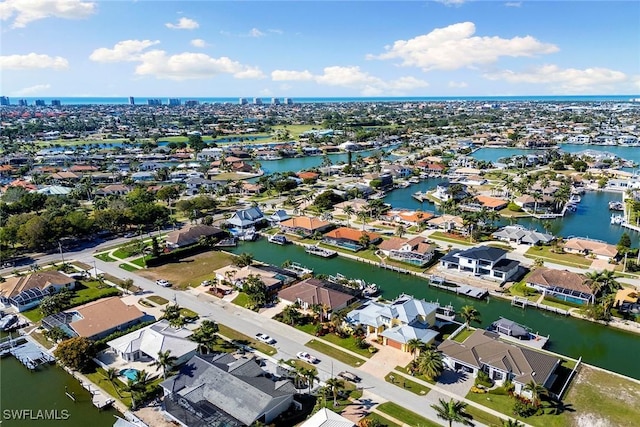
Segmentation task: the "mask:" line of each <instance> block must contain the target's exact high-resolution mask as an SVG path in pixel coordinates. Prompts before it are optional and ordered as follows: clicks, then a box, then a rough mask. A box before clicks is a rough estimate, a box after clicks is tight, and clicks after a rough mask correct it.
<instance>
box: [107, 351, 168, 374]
mask: <svg viewBox="0 0 640 427" xmlns="http://www.w3.org/2000/svg"><path fill="white" fill-rule="evenodd" d="M96 359H97V361H98V362H99V363H98V364H99V365H100V366H101V367H102V368H103V369H105V370H107V369H109V368H114V369H116V370H117V371H118V372H120V371H121V370H123V369H135V370H137V371H142V370H145V371H147V372H148V373H149V374H151V375H153V376H155V375H156V374H160V371H158V370H157V369H156V367H155V366H152V365H151V363H153V359H152V358H150V357H149V358H148V360H147V359H145V360H137V361H135V362H130V361H127V360H124V359H123V358H121V357H120V356H119V355H118V354H117V353H116V352H115V351H113V350H112V349H107V350H103V351H101V352H100V353H98V355H97V356H96ZM125 381H126V379H125Z"/></svg>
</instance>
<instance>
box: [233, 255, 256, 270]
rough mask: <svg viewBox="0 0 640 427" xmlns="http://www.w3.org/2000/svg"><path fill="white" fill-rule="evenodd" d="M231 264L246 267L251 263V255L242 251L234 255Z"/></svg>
mask: <svg viewBox="0 0 640 427" xmlns="http://www.w3.org/2000/svg"><path fill="white" fill-rule="evenodd" d="M233 264H234V265H235V266H238V267H246V266H249V265H251V264H253V255H251V254H250V253H247V252H243V253H241V254H240V255H238V256H237V257H236V259H235V260H234V261H233Z"/></svg>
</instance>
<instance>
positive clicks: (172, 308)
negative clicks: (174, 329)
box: [162, 304, 181, 322]
mask: <svg viewBox="0 0 640 427" xmlns="http://www.w3.org/2000/svg"><path fill="white" fill-rule="evenodd" d="M180 310H181V308H180V306H179V305H178V304H169V305H167V306H166V307H165V308H164V309H162V312H163V313H164V315H163V316H162V318H163V319H167V320H168V321H169V322H171V320H172V319H176V318H178V317H180Z"/></svg>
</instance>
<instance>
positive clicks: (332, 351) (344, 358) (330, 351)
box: [305, 340, 365, 366]
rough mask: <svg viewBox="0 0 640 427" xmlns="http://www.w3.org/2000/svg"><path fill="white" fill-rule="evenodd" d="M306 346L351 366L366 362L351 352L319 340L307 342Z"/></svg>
mask: <svg viewBox="0 0 640 427" xmlns="http://www.w3.org/2000/svg"><path fill="white" fill-rule="evenodd" d="M305 346H307V347H309V348H312V349H314V350H316V351H319V352H320V353H323V354H326V355H327V356H329V357H333V358H334V359H338V360H339V361H341V362H343V363H346V364H347V365H350V366H360V365H362V364H363V363H364V362H365V361H364V360H362V359H360V358H359V357H356V356H352V355H351V354H349V353H345V352H344V351H342V350H339V349H337V348H335V347H333V346H331V345H329V344H325V343H323V342H321V341H318V340H311V341H309V342H307V343H306V344H305Z"/></svg>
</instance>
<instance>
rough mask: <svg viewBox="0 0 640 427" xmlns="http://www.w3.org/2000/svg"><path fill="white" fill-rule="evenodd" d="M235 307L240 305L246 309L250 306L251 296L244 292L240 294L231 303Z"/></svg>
mask: <svg viewBox="0 0 640 427" xmlns="http://www.w3.org/2000/svg"><path fill="white" fill-rule="evenodd" d="M231 302H232V303H234V304H235V305H239V306H240V307H246V306H247V304H249V296H248V295H247V294H245V293H244V292H238V296H237V297H235V298H234V299H233V301H231Z"/></svg>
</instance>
